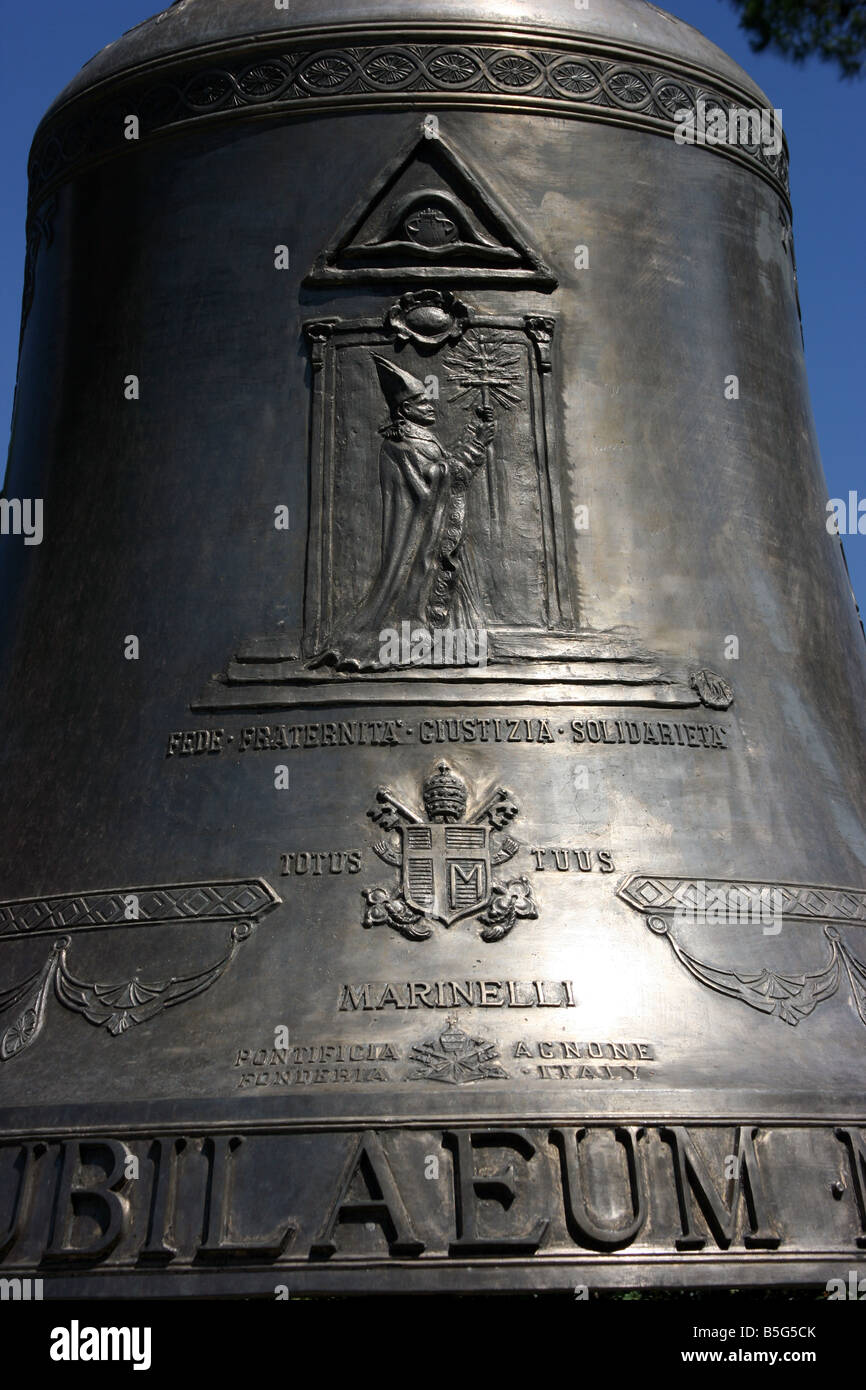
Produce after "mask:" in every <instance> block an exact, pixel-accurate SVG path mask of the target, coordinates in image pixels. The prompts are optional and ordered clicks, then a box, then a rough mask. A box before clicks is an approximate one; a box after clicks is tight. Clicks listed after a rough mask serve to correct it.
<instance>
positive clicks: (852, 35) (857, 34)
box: [731, 0, 866, 77]
mask: <svg viewBox="0 0 866 1390" xmlns="http://www.w3.org/2000/svg"><path fill="white" fill-rule="evenodd" d="M731 3H732V4H733V6H734V8H735V9H737V10H739V11H740V15H741V18H740V27H741V28H743V29H745V31H746V33H747V34H748V35H749V41H750V43H751V45H752V48H753V49H754V50H755V52H756V53H760V52H761V51H762V50H763V49H765V48H774V49H775V50H776V51H777V52H778V53H782V54H784V56H785V57H786V58H791V59H793V61H794V62H795V63H802V62H804V61H805V60H806V58H809V57H811V56H812V55H813V54H817V56H818V57H819V58H821V59H823V60H824V62H827V63H835V64H836V65H837V66H838V67H839V70H840V71H841V73H842V76H843V77H858V76H859V75H860V73H861V72H862V69H863V62H864V59H866V0H731Z"/></svg>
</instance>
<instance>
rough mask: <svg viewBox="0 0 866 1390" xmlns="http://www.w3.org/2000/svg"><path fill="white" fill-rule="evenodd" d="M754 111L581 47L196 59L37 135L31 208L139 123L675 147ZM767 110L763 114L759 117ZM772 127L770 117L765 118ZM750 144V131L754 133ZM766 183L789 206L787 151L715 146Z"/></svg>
mask: <svg viewBox="0 0 866 1390" xmlns="http://www.w3.org/2000/svg"><path fill="white" fill-rule="evenodd" d="M699 103H701V107H700V109H701V110H702V111H703V114H704V118H705V120H706V122H707V123H708V126H709V123H710V122H711V121H712V120H713V119H714V116H715V115H716V113H718V112H721V113H723V115H724V117H725V119H726V121H727V120H728V118H729V117H730V114H731V113H732V112H734V111H742V110H747V111H750V112H751V111H754V110H756V109H759V108H757V107H756V101H755V97H754V96H753V95H752V94H750V93H748V92H746V91H741V90H738V89H736V88H734V87H733V86H729V85H728V84H727V83H725V82H724V81H723V80H722V79H719V78H715V77H713V76H711V75H710V74H707V78H706V80H703V79H702V78H701V77H700V76H696V75H695V73H694V72H691V71H690V72H688V73H681V72H680V71H679V70H678V69H677V66H676V62H675V60H671V65H670V67H660V66H659V65H658V59H657V58H656V57H655V56H653V57H650V56H649V55H648V56H647V61H646V62H643V61H640V60H639V59H635V58H633V57H629V58H628V59H626V60H625V61H617V60H615V59H611V58H608V57H602V56H600V55H599V54H597V53H594V52H591V51H586V50H584V49H581V48H577V47H568V46H565V45H564V44H563V42H562V41H560V43H559V44H556V43H553V42H551V43H550V44H545V45H542V44H537V45H533V46H530V47H511V46H508V47H506V46H497V45H485V44H483V43H470V42H467V41H466V40H464V39H455V40H453V41H452V42H450V43H447V42H446V43H407V42H404V43H400V42H397V43H385V44H381V43H380V44H375V45H374V44H370V45H363V46H358V47H356V46H352V47H348V46H346V47H324V46H322V45H321V44H320V45H319V46H311V45H304V46H298V47H294V48H290V49H288V50H287V48H286V43H285V40H283V41H282V43H281V46H280V48H279V49H274V47H273V45H266V46H261V45H259V46H256V47H255V48H251V47H250V46H247V47H246V49H245V50H244V51H243V52H242V53H241V54H238V55H237V56H235V57H229V56H226V57H224V58H222V59H221V61H219V62H217V61H215V60H214V59H213V58H211V59H209V60H205V59H202V58H201V57H198V58H195V59H193V58H190V57H187V58H185V59H179V60H176V61H173V62H169V63H164V64H162V65H161V66H160V67H159V68H155V67H151V68H150V69H149V71H148V72H147V73H146V74H144V75H138V76H134V77H129V76H126V75H121V76H119V77H117V78H115V79H113V80H112V81H111V82H109V83H106V84H104V85H102V86H101V87H100V88H98V89H96V90H95V91H92V92H84V93H82V94H81V95H80V96H76V97H74V98H73V99H72V100H71V101H70V102H69V103H68V104H66V105H65V106H63V107H62V108H61V109H60V110H59V111H57V112H56V113H55V114H54V115H52V116H51V117H50V118H49V119H48V120H47V121H46V122H45V123H43V125H42V126H41V127H40V129H39V130H38V131H37V134H36V138H35V140H34V143H33V150H32V152H31V158H30V193H31V201H32V203H33V205H34V206H35V205H37V204H38V203H40V202H41V200H42V199H43V197H45V196H46V194H47V193H48V191H49V190H50V189H51V188H53V187H54V186H55V185H56V184H57V183H59V182H60V181H62V180H63V179H66V178H68V177H70V175H71V174H72V173H73V172H74V171H75V169H77V168H78V167H83V166H86V165H88V164H91V163H93V162H95V161H98V160H101V159H105V158H108V157H110V156H112V155H115V154H119V153H120V152H121V151H122V150H123V151H125V152H127V153H128V152H129V151H130V146H129V144H127V143H126V142H125V140H124V133H123V132H124V121H125V119H126V117H128V116H129V115H130V114H135V115H137V116H138V118H139V121H140V132H141V133H140V138H141V141H142V142H144V141H146V140H147V139H148V138H150V137H151V136H157V135H162V134H167V133H169V132H170V131H171V130H173V129H175V128H178V127H181V126H186V125H188V124H189V123H191V122H194V121H199V120H201V119H209V120H214V119H222V120H225V119H235V118H238V117H241V118H242V117H244V116H245V115H248V114H249V113H255V114H256V115H257V116H266V115H274V116H281V115H284V114H286V113H287V112H292V111H305V112H306V111H309V110H311V109H313V110H315V109H318V110H322V111H340V110H347V109H358V108H364V107H374V108H376V109H380V110H381V109H383V108H386V107H391V108H394V107H397V108H403V109H406V108H407V107H412V108H417V107H418V106H420V105H424V106H425V107H433V108H436V107H440V108H441V107H442V106H443V105H447V106H449V107H453V106H473V107H476V108H482V109H485V108H486V109H495V110H504V109H507V110H517V111H523V112H530V113H531V112H542V113H543V112H549V113H551V114H552V115H555V116H560V117H561V116H574V117H578V118H580V119H583V120H595V121H603V122H607V123H612V124H616V125H628V126H634V127H636V128H638V129H641V130H645V131H654V132H656V133H658V134H662V135H666V136H672V135H673V132H674V129H675V126H676V117H677V113H679V112H682V111H691V112H692V113H695V112H697V111H698V110H699ZM760 109H761V110H764V111H766V110H767V108H763V107H762V108H760ZM768 114H770V115H771V114H772V113H769V112H768ZM752 133H754V132H752ZM706 148H707V149H711V150H713V151H714V152H715V153H717V154H722V155H725V156H727V157H728V158H731V159H734V160H737V161H738V162H740V163H741V164H743V165H745V166H746V167H747V168H750V169H752V170H753V172H755V173H757V174H759V175H760V176H761V177H762V178H764V179H766V180H767V181H768V182H769V183H770V184H771V185H772V186H773V187H774V188H775V189H776V191H777V192H778V193H779V194H780V195H781V196H782V198H783V199H784V200H785V201H786V203H787V201H788V152H787V148H786V147H785V144H784V141H783V142H782V148H781V149H779V150H778V151H776V149H774V148H773V146H772V145H771V144H768V143H764V142H762V141H759V142H758V143H757V144H742V143H737V144H730V143H726V144H709V143H708V144H707V146H706Z"/></svg>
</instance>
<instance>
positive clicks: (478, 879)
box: [401, 823, 492, 927]
mask: <svg viewBox="0 0 866 1390" xmlns="http://www.w3.org/2000/svg"><path fill="white" fill-rule="evenodd" d="M401 835H402V839H403V895H404V897H405V900H406V902H407V903H408V904H409V905H410V907H414V908H415V909H416V911H418V912H422V913H423V914H424V916H425V917H435V918H436V919H437V920H438V921H440V922H444V924H445V926H446V927H450V926H451V925H452V924H453V923H454V922H457V921H459V920H460V918H461V917H470V916H471V915H472V914H473V913H474V912H477V911H478V910H479V908H482V907H484V906H485V905H486V904H487V901H488V899H489V897H490V890H491V883H492V877H491V866H490V830H489V828H488V827H487V826H486V825H433V824H430V823H427V824H423V823H422V824H420V825H404V826H402V827H401Z"/></svg>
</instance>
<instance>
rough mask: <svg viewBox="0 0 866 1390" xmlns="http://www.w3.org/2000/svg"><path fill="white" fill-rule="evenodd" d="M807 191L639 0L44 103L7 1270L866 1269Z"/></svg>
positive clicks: (11, 674)
mask: <svg viewBox="0 0 866 1390" xmlns="http://www.w3.org/2000/svg"><path fill="white" fill-rule="evenodd" d="M787 169H788V151H787V146H786V143H785V141H784V137H783V136H782V133H781V130H780V128H779V126H778V122H777V119H776V117H775V115H774V113H773V109H772V105H771V102H770V101H769V99H768V98H767V97H766V96H765V95H764V94H763V93H762V92H761V91H760V89H759V88H758V87H756V85H755V84H754V83H753V82H752V81H751V79H750V78H749V77H748V76H747V75H746V73H745V72H743V71H742V70H741V69H740V68H739V67H738V66H737V65H736V64H735V63H734V62H733V61H732V60H730V59H729V58H728V57H727V56H726V55H725V54H723V53H722V52H721V51H720V50H719V49H718V48H716V47H715V46H714V45H713V44H711V43H710V42H708V41H707V40H706V39H704V38H703V37H702V36H701V35H700V34H698V33H697V32H696V31H695V30H693V29H691V28H690V27H689V26H687V25H685V24H682V23H680V22H679V21H678V20H675V19H673V18H672V17H670V16H668V15H666V14H664V13H663V12H662V11H660V10H658V9H656V8H655V7H654V6H652V5H648V4H645V3H643V0H607V3H605V4H604V5H603V6H597V5H593V6H591V7H589V8H587V9H580V8H578V7H577V6H576V5H575V4H573V3H571V0H522V3H521V4H519V5H518V4H515V3H513V2H512V0H358V2H357V3H352V4H348V3H343V0H324V3H322V2H321V0H292V4H291V7H290V8H278V7H277V6H276V5H268V4H262V3H259V0H178V3H176V4H174V5H172V6H170V8H168V9H167V10H166V11H165V12H164V13H162V14H160V15H157V16H156V17H154V18H153V19H151V20H148V21H147V22H146V23H144V24H142V25H139V26H138V27H137V28H136V29H134V30H132V31H131V32H129V33H128V34H126V35H124V36H123V37H122V38H121V39H119V40H118V41H117V42H116V43H114V44H112V45H110V46H109V47H108V48H106V49H105V50H104V51H103V52H102V53H101V54H99V55H98V56H97V57H96V58H94V59H93V60H92V61H91V62H90V63H88V64H87V65H86V66H85V68H84V69H83V70H82V72H81V73H80V75H79V76H78V77H77V78H76V79H74V80H73V82H72V83H71V84H70V86H69V87H68V88H67V89H66V91H65V92H64V93H63V94H62V95H61V97H60V98H59V99H58V100H57V102H56V103H55V104H54V106H53V107H52V108H51V110H50V111H49V112H48V114H47V115H46V117H45V118H44V120H43V122H42V124H41V125H40V127H39V130H38V131H37V134H36V137H35V141H34V145H33V151H32V155H31V162H30V209H29V217H28V239H27V264H26V270H25V288H24V306H23V322H22V337H21V355H20V363H19V375H18V386H17V394H16V405H15V418H14V422H13V439H12V446H11V453H10V462H9V468H8V473H7V479H6V487H5V493H4V498H3V505H4V510H5V513H6V515H5V518H4V520H10V519H11V520H14V519H15V517H16V516H17V517H18V519H19V521H20V523H21V524H20V527H19V533H18V534H17V535H14V534H10V535H8V536H5V537H4V539H3V542H2V547H0V562H2V580H0V582H2V589H3V593H4V598H5V603H4V611H3V616H2V621H0V680H2V683H0V727H2V729H3V733H4V739H3V749H2V777H3V786H4V796H3V802H2V808H0V1104H2V1109H0V1141H2V1142H0V1275H2V1276H4V1277H7V1278H28V1277H32V1276H34V1275H35V1274H36V1273H46V1274H47V1275H50V1278H51V1281H52V1289H53V1290H54V1292H55V1294H56V1295H57V1296H67V1295H71V1296H76V1297H94V1298H99V1297H105V1296H110V1297H116V1296H121V1297H126V1296H129V1297H151V1296H152V1297H166V1296H170V1297H171V1296H175V1295H193V1296H214V1295H225V1294H233V1295H260V1296H263V1297H264V1296H266V1297H273V1296H274V1289H275V1287H278V1286H279V1287H283V1286H285V1287H287V1288H290V1289H291V1290H292V1291H293V1293H294V1292H298V1293H310V1294H316V1293H347V1292H369V1293H389V1292H400V1293H402V1292H435V1291H448V1292H472V1291H479V1292H480V1291H486V1290H487V1291H493V1290H497V1291H509V1290H510V1291H519V1290H550V1291H553V1290H570V1289H573V1288H574V1287H575V1286H577V1285H585V1286H587V1287H588V1288H590V1289H595V1290H605V1289H620V1288H631V1287H659V1288H660V1287H676V1286H694V1287H713V1286H716V1287H721V1288H728V1287H740V1286H749V1285H786V1286H791V1285H797V1284H800V1285H817V1286H824V1285H825V1284H826V1282H827V1280H828V1279H830V1278H832V1277H837V1276H840V1277H843V1278H846V1277H847V1272H848V1271H849V1270H851V1269H859V1266H860V1264H861V1263H862V1261H863V1258H864V1249H866V1137H864V1136H866V1102H864V1096H863V1066H864V1058H866V931H864V928H866V818H864V810H863V806H864V799H863V787H864V785H866V712H864V700H863V689H864V675H866V661H864V656H866V647H864V638H863V631H862V628H861V626H860V623H859V618H858V613H857V609H856V605H855V602H854V599H853V595H852V593H851V589H850V584H849V582H848V579H847V574H846V570H845V564H844V556H843V554H842V551H841V545H840V541H839V538H838V536H836V535H835V534H829V533H828V529H827V526H826V525H825V521H826V501H827V489H826V484H825V481H824V477H823V473H822V469H821V464H820V460H819V455H818V448H817V441H816V438H815V429H814V424H813V419H812V413H811V407H810V404H809V395H808V387H807V382H806V373H805V364H804V356H803V345H802V337H801V326H800V321H799V303H798V295H797V280H796V266H795V261H794V246H793V234H792V221H791V205H790V201H789V191H788V173H787ZM16 508H17V509H18V510H17V512H16V510H15V509H16ZM28 525H29V528H30V529H29V530H28V529H27V527H28Z"/></svg>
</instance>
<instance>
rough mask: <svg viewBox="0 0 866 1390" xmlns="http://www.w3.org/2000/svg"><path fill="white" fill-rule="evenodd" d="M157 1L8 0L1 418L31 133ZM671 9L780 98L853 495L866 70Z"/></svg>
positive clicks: (1, 124) (857, 546)
mask: <svg viewBox="0 0 866 1390" xmlns="http://www.w3.org/2000/svg"><path fill="white" fill-rule="evenodd" d="M592 3H598V4H600V3H603V0H592ZM157 7H158V0H74V3H70V0H38V3H36V0H30V3H26V4H16V3H14V0H4V3H3V7H2V10H3V12H2V29H3V39H2V47H0V92H2V94H3V95H2V102H0V110H2V121H0V178H2V186H3V187H4V188H5V189H6V195H5V197H4V198H3V199H2V200H0V413H2V414H3V415H4V416H5V420H6V421H7V422H8V420H9V419H10V416H11V410H12V392H13V387H14V382H15V363H16V356H17V350H18V324H19V315H20V304H21V286H22V277H23V269H24V218H25V204H26V189H27V180H26V170H27V154H28V150H29V147H30V141H31V138H32V135H33V132H34V130H35V128H36V125H37V123H38V121H39V119H40V117H41V116H42V114H43V112H44V111H45V109H46V108H47V107H48V106H49V105H50V103H51V101H52V100H53V99H54V97H55V96H56V95H57V93H58V92H59V91H60V90H61V88H62V87H64V86H65V84H66V82H67V81H68V80H69V79H70V78H71V77H72V76H73V74H74V73H75V72H76V71H77V69H78V68H79V67H81V65H82V64H83V63H84V62H86V61H87V59H88V58H90V57H92V55H93V54H94V53H96V52H97V51H98V50H99V49H100V48H102V47H103V46H104V45H105V44H106V43H108V42H110V41H111V40H112V39H115V38H117V37H118V35H119V34H121V33H122V32H123V31H124V30H126V29H130V28H131V27H132V26H133V25H135V24H138V23H140V21H141V20H143V19H146V18H147V17H148V15H150V14H153V13H155V11H156V8H157ZM666 8H667V9H668V10H670V12H671V13H673V14H676V15H678V16H679V17H680V18H681V19H684V20H686V21H687V22H688V23H689V24H694V25H695V26H696V27H697V28H698V29H701V30H702V31H703V32H704V33H705V34H706V35H707V36H708V37H709V38H711V39H713V40H714V41H715V42H716V43H717V44H719V45H720V47H722V48H724V49H726V50H727V52H728V53H730V54H731V55H732V57H734V58H736V59H737V60H738V61H739V62H740V63H742V64H743V66H744V67H746V68H747V69H748V71H749V72H750V73H751V74H752V76H753V77H754V78H755V80H756V81H757V82H758V83H759V84H760V85H761V87H763V89H764V91H765V92H766V93H767V95H768V96H769V97H770V99H771V101H772V103H773V105H774V106H776V107H780V108H781V109H782V111H783V114H784V125H785V131H786V133H787V136H788V140H789V142H790V145H791V154H792V163H791V180H792V196H793V200H794V213H795V224H794V226H795V233H796V241H797V258H798V263H799V271H800V296H801V300H802V306H803V317H804V324H805V331H806V357H807V362H808V367H809V380H810V383H811V390H812V403H813V406H814V410H815V416H816V419H817V424H818V438H819V440H820V442H821V452H822V457H823V461H824V468H825V471H826V474H827V483H828V489H829V495H830V496H831V497H847V495H848V492H849V491H850V490H852V489H853V490H855V491H857V492H858V493H859V496H860V497H861V498H866V468H864V462H863V458H864V456H863V441H864V437H866V404H864V403H866V331H864V329H866V274H864V267H863V257H864V254H866V253H864V246H866V237H864V218H866V159H864V156H863V150H862V132H863V124H864V118H866V78H864V79H861V80H860V81H857V82H853V83H851V82H842V81H841V79H839V78H838V77H837V76H836V74H835V70H834V69H832V68H830V67H828V66H826V65H824V64H820V63H818V62H817V61H814V60H813V61H811V62H810V63H808V64H807V65H806V66H805V67H794V66H792V65H791V64H789V63H786V62H785V61H784V60H782V59H781V58H777V57H774V56H771V55H767V54H762V55H757V54H754V53H752V52H751V50H750V48H749V46H748V42H747V40H746V37H745V35H744V34H742V32H741V31H740V30H739V28H738V26H737V16H736V13H735V11H734V10H733V8H732V7H731V5H730V4H729V3H728V0H669V3H668V4H667V7H666ZM2 428H3V429H4V430H5V429H6V428H8V424H7V425H5V426H3V427H2ZM4 438H5V434H4ZM864 525H866V521H864ZM845 545H846V551H847V555H848V564H849V566H850V569H851V575H852V580H853V584H854V589H855V591H856V592H857V594H858V595H859V598H860V602H861V608H863V609H864V610H866V535H863V536H860V535H849V536H848V538H847V540H846V543H845Z"/></svg>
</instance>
